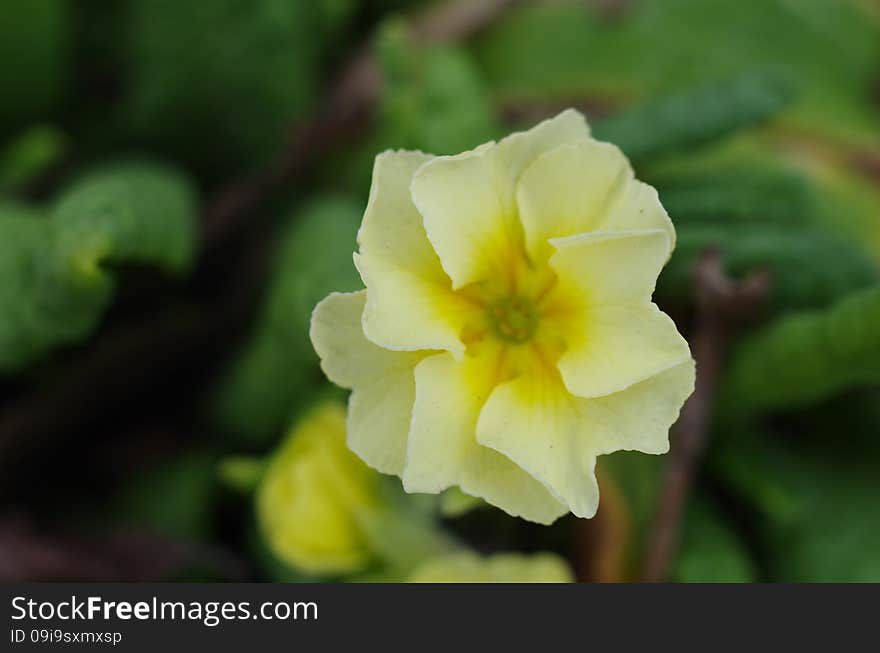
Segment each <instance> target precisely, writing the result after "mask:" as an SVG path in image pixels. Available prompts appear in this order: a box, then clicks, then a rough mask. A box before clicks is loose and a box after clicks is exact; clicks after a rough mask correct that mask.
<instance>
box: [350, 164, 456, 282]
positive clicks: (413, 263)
mask: <svg viewBox="0 0 880 653" xmlns="http://www.w3.org/2000/svg"><path fill="white" fill-rule="evenodd" d="M432 158H434V157H433V156H432V155H430V154H424V153H423V152H410V151H405V150H398V151H393V150H388V151H386V152H382V153H381V154H379V155H378V156H377V157H376V161H375V163H374V164H373V181H372V184H371V186H370V199H369V201H368V202H367V209H366V211H365V212H364V219H363V222H362V223H361V228H360V230H359V231H358V246H359V248H360V253H361V254H362V255H364V256H370V257H376V258H380V259H382V260H383V261H385V262H387V263H393V264H394V265H396V266H398V267H399V268H402V269H404V270H407V271H409V272H411V273H413V274H416V275H418V276H421V277H423V278H425V279H434V280H437V281H444V280H446V281H447V283H448V279H447V278H446V275H445V274H444V273H443V268H442V267H441V266H440V259H439V258H437V254H436V252H434V249H433V248H432V247H431V243H430V242H429V241H428V235H427V234H426V233H425V225H424V223H423V222H422V216H421V214H420V213H419V212H418V210H417V209H416V207H415V205H414V204H413V202H412V197H411V195H410V184H412V179H413V175H414V174H415V172H416V170H418V169H419V167H421V166H422V165H423V164H425V163H427V162H428V161H430V160H431V159H432Z"/></svg>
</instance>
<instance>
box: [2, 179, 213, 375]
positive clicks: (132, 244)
mask: <svg viewBox="0 0 880 653" xmlns="http://www.w3.org/2000/svg"><path fill="white" fill-rule="evenodd" d="M44 213H46V214H44ZM195 241H196V201H195V196H194V193H193V190H192V188H191V186H190V184H189V182H188V180H186V179H185V178H184V177H182V176H181V175H180V174H178V173H177V172H174V171H172V170H169V169H166V168H163V167H159V166H154V165H146V164H128V165H123V166H118V167H116V168H113V169H107V170H105V171H102V172H98V173H93V174H91V175H89V176H87V177H85V178H83V179H81V180H80V181H78V182H77V183H75V184H74V185H73V186H72V187H71V188H70V189H69V190H68V191H67V192H65V193H64V194H63V195H62V196H61V198H60V199H59V200H58V202H57V203H56V205H55V207H54V208H53V209H52V210H51V211H48V212H43V211H42V210H39V209H33V208H23V207H20V206H18V207H16V206H6V207H0V243H2V248H3V256H2V257H0V314H2V315H3V317H4V319H3V320H2V322H0V371H3V372H11V371H15V370H17V369H19V368H21V367H23V366H24V365H26V364H27V363H29V362H31V361H33V360H35V359H37V358H39V357H41V356H43V355H45V354H46V353H48V352H49V351H50V350H51V349H53V348H54V347H57V346H59V345H63V344H69V343H73V342H77V341H79V340H82V339H83V338H85V337H86V336H87V335H88V334H89V333H90V332H91V331H92V330H93V329H94V328H95V326H96V325H97V323H98V322H99V320H100V319H101V316H102V315H103V312H104V309H105V308H106V306H107V304H108V303H109V302H110V300H111V298H112V295H113V290H114V285H115V279H114V275H113V273H112V272H110V271H109V270H107V269H106V266H108V265H113V264H119V263H140V264H146V265H154V266H156V267H159V268H162V269H164V270H166V271H168V272H170V273H181V272H184V271H185V270H186V268H187V266H188V265H189V264H190V263H191V261H192V258H193V255H194V251H195V244H196V243H195Z"/></svg>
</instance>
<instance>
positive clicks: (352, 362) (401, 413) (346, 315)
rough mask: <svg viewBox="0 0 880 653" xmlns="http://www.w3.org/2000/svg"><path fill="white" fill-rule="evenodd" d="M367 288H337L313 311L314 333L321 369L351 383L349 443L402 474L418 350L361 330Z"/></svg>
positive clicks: (367, 458) (370, 462) (375, 462)
mask: <svg viewBox="0 0 880 653" xmlns="http://www.w3.org/2000/svg"><path fill="white" fill-rule="evenodd" d="M365 303H366V291H363V290H361V291H359V292H355V293H333V294H331V295H330V296H328V297H327V298H326V299H324V300H323V301H322V302H321V303H320V304H318V306H317V307H315V310H314V312H313V313H312V327H311V338H312V344H313V345H314V347H315V351H316V352H317V353H318V356H319V357H320V359H321V368H322V369H323V370H324V373H325V374H326V375H327V377H328V378H329V379H330V380H331V381H333V382H334V383H336V384H338V385H341V386H342V387H345V388H353V389H354V391H353V392H352V395H351V398H350V399H349V412H348V426H347V431H348V436H347V437H348V445H349V447H350V448H351V450H352V451H354V452H355V453H356V454H357V455H358V456H360V458H361V459H362V460H363V461H364V462H366V463H367V464H368V465H369V466H370V467H373V468H374V469H377V470H379V471H380V472H384V473H389V474H400V472H401V470H402V469H403V460H404V456H405V455H406V436H407V432H408V431H409V421H410V414H411V411H412V404H413V400H414V396H415V381H414V376H413V369H414V368H415V366H416V364H417V363H418V362H419V361H420V360H422V359H423V358H424V357H425V355H426V354H425V353H420V352H396V351H389V350H387V349H382V348H381V347H379V346H377V345H375V344H373V343H372V342H370V341H369V340H367V339H366V337H365V336H364V334H363V331H362V329H361V315H362V313H363V311H364V306H365Z"/></svg>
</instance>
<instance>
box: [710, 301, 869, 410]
mask: <svg viewBox="0 0 880 653" xmlns="http://www.w3.org/2000/svg"><path fill="white" fill-rule="evenodd" d="M875 383H880V286H874V287H872V288H868V289H866V290H862V291H859V292H855V293H852V294H851V295H849V296H847V297H845V298H844V299H842V300H840V301H839V302H837V303H836V304H834V305H833V306H831V307H830V308H828V309H826V310H823V311H814V312H809V313H802V314H797V315H792V316H787V317H782V318H780V319H778V320H776V321H775V322H773V323H771V324H770V325H768V326H766V327H764V328H763V329H761V330H759V331H757V332H756V333H754V334H752V335H751V336H749V337H748V338H747V339H746V340H745V341H744V342H743V343H742V344H741V345H740V346H739V347H738V348H737V350H736V351H735V355H734V357H733V359H732V363H731V368H730V371H729V374H728V378H727V381H726V387H725V388H724V395H723V397H724V401H725V404H724V405H725V406H727V407H729V408H730V409H733V408H734V407H735V409H736V410H737V411H738V412H749V411H769V410H781V409H787V408H793V407H797V406H802V405H804V404H808V403H811V402H815V401H818V400H820V399H824V398H826V397H830V396H832V395H834V394H836V393H839V392H842V391H843V390H846V389H849V388H854V387H858V386H860V385H865V384H875Z"/></svg>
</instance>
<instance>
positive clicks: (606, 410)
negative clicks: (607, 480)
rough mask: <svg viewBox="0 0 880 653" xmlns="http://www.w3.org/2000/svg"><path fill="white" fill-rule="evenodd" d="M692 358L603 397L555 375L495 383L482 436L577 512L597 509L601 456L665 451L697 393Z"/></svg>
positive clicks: (482, 416)
mask: <svg viewBox="0 0 880 653" xmlns="http://www.w3.org/2000/svg"><path fill="white" fill-rule="evenodd" d="M693 388H694V363H693V361H692V360H687V361H685V362H683V363H681V364H679V365H676V366H674V367H672V368H670V369H668V370H666V371H664V372H661V373H660V374H657V375H656V376H653V377H651V378H650V379H647V380H645V381H642V382H641V383H637V384H635V385H632V386H630V387H629V388H627V389H625V390H621V391H620V392H618V393H615V394H613V395H609V396H607V397H601V398H598V399H582V398H579V397H573V396H571V395H568V393H566V391H565V389H564V388H563V387H562V386H561V384H560V383H559V381H558V379H557V380H556V381H554V380H553V378H552V376H541V375H534V374H532V375H529V376H521V377H519V378H517V379H514V380H513V381H509V382H507V383H505V384H503V385H500V386H498V387H497V388H496V389H495V391H494V392H493V393H492V395H491V397H490V398H489V400H488V401H487V402H486V405H485V407H484V408H483V411H482V412H481V414H480V419H479V423H478V426H477V437H478V441H479V442H480V443H481V444H485V445H487V446H490V447H492V448H493V449H496V450H498V451H500V452H502V453H504V454H505V455H506V456H508V457H509V458H510V459H511V460H513V461H514V462H516V463H518V464H519V465H521V466H522V467H523V468H525V469H526V470H527V471H529V473H530V474H532V475H533V476H534V477H535V478H537V479H538V480H540V481H541V482H542V483H544V485H546V486H547V487H548V488H549V489H550V490H551V491H552V492H553V493H554V494H555V495H556V496H558V497H560V499H561V500H562V501H563V502H564V503H566V504H567V505H568V507H569V508H570V509H571V511H572V512H573V513H574V514H575V515H577V516H579V517H591V516H593V515H594V514H595V512H596V509H597V507H598V501H599V490H598V485H597V484H596V478H595V472H594V468H595V462H596V457H597V456H599V455H602V454H607V453H612V452H614V451H619V450H636V451H642V452H644V453H652V454H659V453H665V452H666V451H667V450H668V448H669V428H670V426H671V425H672V424H673V423H674V422H675V420H676V419H677V418H678V414H679V411H680V409H681V406H682V404H683V403H684V401H685V399H686V398H687V397H688V396H689V395H690V394H691V393H692V392H693Z"/></svg>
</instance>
